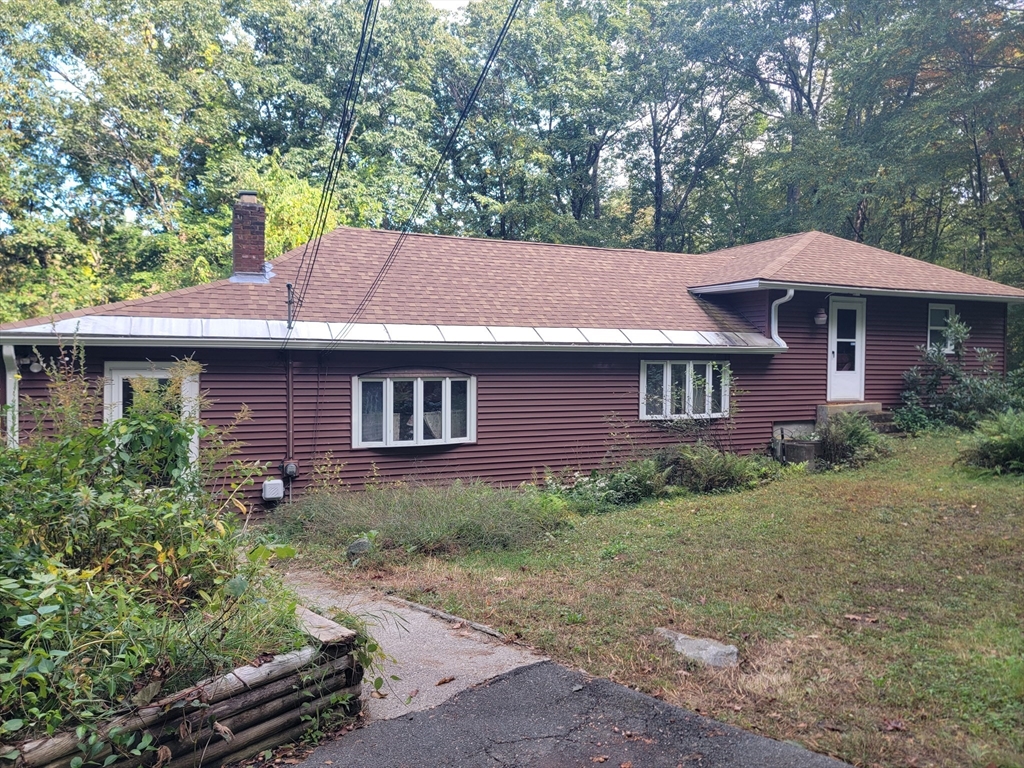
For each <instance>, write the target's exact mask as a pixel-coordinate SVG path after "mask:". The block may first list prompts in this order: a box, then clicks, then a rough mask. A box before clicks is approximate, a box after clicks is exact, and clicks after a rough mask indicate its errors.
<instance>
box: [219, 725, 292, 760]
mask: <svg viewBox="0 0 1024 768" xmlns="http://www.w3.org/2000/svg"><path fill="white" fill-rule="evenodd" d="M308 729H309V726H308V725H307V724H306V723H300V724H299V725H296V726H293V727H291V728H289V729H288V730H287V731H282V732H281V733H275V734H274V735H273V736H268V737H267V738H265V739H264V740H263V741H258V742H256V743H255V744H250V745H249V746H247V747H244V748H242V749H240V750H238V751H237V752H232V753H231V754H230V755H224V757H221V758H219V759H217V760H214V761H213V762H206V763H203V768H220V766H222V765H226V764H228V763H237V762H238V761H239V760H248V759H249V758H250V757H252V756H253V755H258V754H259V753H260V752H264V751H266V750H268V749H276V748H277V747H280V746H281V745H283V744H287V743H288V742H290V741H298V740H299V739H300V738H302V734H304V733H305V732H306V731H307V730H308Z"/></svg>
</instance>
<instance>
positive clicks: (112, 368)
mask: <svg viewBox="0 0 1024 768" xmlns="http://www.w3.org/2000/svg"><path fill="white" fill-rule="evenodd" d="M173 365H174V363H149V362H145V361H143V362H110V361H108V362H106V363H104V364H103V422H104V423H105V424H109V423H110V422H112V421H117V420H118V419H120V418H121V417H122V416H124V402H123V401H122V399H121V393H122V392H123V391H124V382H125V380H127V379H137V378H140V377H141V378H147V379H166V378H168V375H169V373H170V370H171V367H172V366H173ZM181 407H182V411H183V415H184V416H185V417H186V418H189V419H198V418H199V376H198V374H194V375H192V376H188V377H186V378H185V380H184V381H183V382H182V383H181ZM188 456H189V459H190V460H191V461H193V462H194V461H196V460H198V459H199V435H198V434H195V435H193V436H192V441H191V443H190V444H189V448H188Z"/></svg>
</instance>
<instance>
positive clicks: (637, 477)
mask: <svg viewBox="0 0 1024 768" xmlns="http://www.w3.org/2000/svg"><path fill="white" fill-rule="evenodd" d="M666 476H667V472H666V468H665V467H662V466H660V465H659V464H658V462H657V461H656V460H655V459H653V458H648V459H637V460H635V461H631V462H628V463H627V464H625V465H624V466H622V467H620V468H618V469H611V470H600V469H595V470H593V471H592V472H590V473H589V474H584V473H581V472H571V473H570V472H563V473H561V474H552V473H550V472H549V473H548V474H547V475H546V476H545V488H546V489H547V490H548V491H549V492H552V493H554V494H556V495H558V496H560V497H561V498H563V499H565V500H566V502H568V504H569V507H570V508H571V509H572V511H574V512H576V513H578V514H582V515H586V514H599V513H602V512H607V511H609V510H612V509H614V508H615V507H620V506H623V505H625V504H636V503H637V502H640V501H643V500H644V499H648V498H651V497H652V496H657V495H659V494H660V493H661V492H662V491H663V490H664V489H665V484H666Z"/></svg>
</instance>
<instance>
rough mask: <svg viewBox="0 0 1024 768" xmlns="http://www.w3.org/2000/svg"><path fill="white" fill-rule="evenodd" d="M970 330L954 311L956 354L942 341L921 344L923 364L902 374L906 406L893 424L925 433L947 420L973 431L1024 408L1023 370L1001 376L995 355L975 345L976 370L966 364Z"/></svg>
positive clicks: (951, 341) (950, 334) (949, 332)
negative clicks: (1000, 415) (1011, 410)
mask: <svg viewBox="0 0 1024 768" xmlns="http://www.w3.org/2000/svg"><path fill="white" fill-rule="evenodd" d="M970 331H971V329H970V328H969V327H968V326H967V325H966V324H964V323H963V322H962V321H961V320H960V318H959V317H957V316H956V315H953V316H952V317H950V318H949V321H948V323H947V326H946V339H947V342H948V345H949V348H950V349H951V350H952V351H951V352H946V350H945V348H944V347H943V346H941V345H939V344H933V345H931V346H921V347H918V351H919V352H920V353H921V363H920V365H916V366H914V367H912V368H910V369H909V370H907V371H906V372H904V374H903V385H904V388H903V393H902V398H903V406H902V407H901V408H898V409H896V412H895V414H894V416H895V418H894V422H895V423H896V424H897V426H899V427H900V428H901V429H903V430H904V431H907V432H915V433H916V432H922V431H924V430H925V429H928V428H930V427H931V426H934V425H942V424H948V425H952V426H955V427H959V428H960V429H972V428H973V427H974V426H975V424H977V423H978V421H979V420H980V419H982V418H984V417H986V416H987V415H989V414H993V413H1001V412H1003V411H1005V410H1006V409H1007V408H1011V407H1015V408H1021V407H1024V374H1022V373H1020V372H1015V373H1013V374H1010V375H1009V376H1006V377H1004V376H1002V375H1001V374H1000V373H998V372H997V371H996V370H995V368H994V364H995V355H994V354H992V352H990V351H989V350H987V349H985V348H984V347H975V348H974V353H975V356H976V358H977V360H978V366H977V367H976V368H971V367H968V365H967V352H966V350H967V340H968V339H969V338H970Z"/></svg>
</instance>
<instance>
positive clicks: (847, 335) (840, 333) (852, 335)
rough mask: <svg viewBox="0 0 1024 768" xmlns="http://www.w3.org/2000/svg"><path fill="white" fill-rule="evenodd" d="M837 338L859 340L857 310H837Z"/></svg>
mask: <svg viewBox="0 0 1024 768" xmlns="http://www.w3.org/2000/svg"><path fill="white" fill-rule="evenodd" d="M836 338H837V339H856V338H857V310H856V309H837V310H836Z"/></svg>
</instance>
